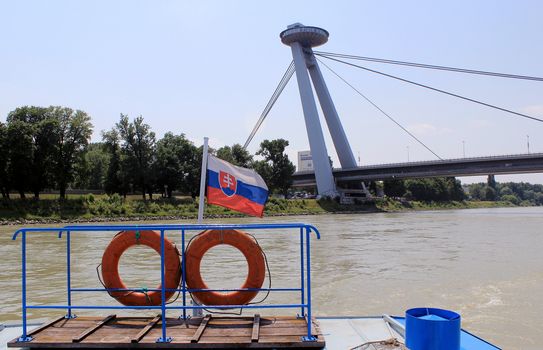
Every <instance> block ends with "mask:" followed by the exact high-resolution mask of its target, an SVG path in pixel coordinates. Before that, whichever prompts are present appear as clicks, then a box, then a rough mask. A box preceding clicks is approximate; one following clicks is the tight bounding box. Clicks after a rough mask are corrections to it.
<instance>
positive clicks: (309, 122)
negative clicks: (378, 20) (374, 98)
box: [280, 23, 357, 196]
mask: <svg viewBox="0 0 543 350" xmlns="http://www.w3.org/2000/svg"><path fill="white" fill-rule="evenodd" d="M328 36H329V34H328V32H327V31H326V30H324V29H322V28H317V27H309V26H304V25H302V24H300V23H295V24H292V25H289V26H288V27H287V29H286V30H284V31H282V32H281V34H280V37H281V41H282V42H283V44H285V45H288V46H290V48H291V50H292V57H293V59H294V66H295V69H296V79H297V81H298V89H299V91H300V99H301V101H302V108H303V112H304V118H305V126H306V129H307V136H308V138H309V148H310V149H311V157H312V158H313V168H314V169H315V180H316V182H317V191H318V194H319V195H327V196H336V195H338V191H337V188H336V184H335V182H334V177H333V175H332V166H331V165H330V162H329V160H328V151H327V150H326V144H325V142H324V135H323V132H322V127H321V124H320V120H319V114H318V111H317V105H316V103H315V97H314V95H313V90H312V88H311V81H310V78H311V80H312V81H313V87H314V88H315V92H316V93H317V97H318V99H319V103H320V106H321V109H322V111H323V114H324V117H325V120H326V124H327V125H328V130H329V131H330V135H331V136H332V141H333V143H334V148H335V149H336V152H337V155H338V158H339V162H340V164H341V167H342V168H343V169H351V168H356V166H357V165H356V159H355V157H354V154H353V152H352V150H351V146H350V145H349V141H348V140H347V136H346V135H345V131H344V130H343V126H342V125H341V121H340V119H339V116H338V113H337V111H336V107H335V106H334V102H333V101H332V97H331V96H330V92H329V91H328V88H327V86H326V83H325V81H324V78H323V76H322V73H321V71H320V68H319V65H318V63H317V59H316V58H315V55H314V54H313V50H312V47H315V46H319V45H322V44H324V43H326V42H327V41H328Z"/></svg>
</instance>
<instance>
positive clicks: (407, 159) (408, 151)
mask: <svg viewBox="0 0 543 350" xmlns="http://www.w3.org/2000/svg"><path fill="white" fill-rule="evenodd" d="M406 147H407V162H409V146H406Z"/></svg>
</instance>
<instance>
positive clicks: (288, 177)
mask: <svg viewBox="0 0 543 350" xmlns="http://www.w3.org/2000/svg"><path fill="white" fill-rule="evenodd" d="M287 146H288V141H287V140H284V139H277V140H271V141H269V140H264V141H262V143H261V144H260V150H259V151H258V152H257V153H256V154H257V155H259V156H262V157H263V158H264V160H262V161H258V162H255V163H256V164H255V170H256V171H257V172H258V173H259V174H260V175H261V176H262V178H263V179H264V181H266V184H267V185H268V187H269V188H270V191H272V192H279V193H282V194H284V195H285V196H286V195H287V192H288V189H289V187H290V185H291V184H292V174H294V171H295V170H296V168H295V166H294V164H292V162H291V161H290V160H289V159H288V156H287V155H286V153H285V149H286V148H287Z"/></svg>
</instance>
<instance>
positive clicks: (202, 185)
mask: <svg viewBox="0 0 543 350" xmlns="http://www.w3.org/2000/svg"><path fill="white" fill-rule="evenodd" d="M208 141H209V138H207V137H204V149H203V152H202V173H201V174H200V204H199V205H198V224H201V223H202V221H203V220H204V206H205V201H204V200H205V191H206V174H207V148H208V147H207V142H208Z"/></svg>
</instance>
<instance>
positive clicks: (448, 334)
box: [405, 307, 460, 350]
mask: <svg viewBox="0 0 543 350" xmlns="http://www.w3.org/2000/svg"><path fill="white" fill-rule="evenodd" d="M405 345H406V346H407V347H408V348H409V349H410V350H460V315H459V314H457V313H456V312H453V311H449V310H442V309H434V308H425V307H420V308H415V309H409V310H407V311H406V312H405Z"/></svg>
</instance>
